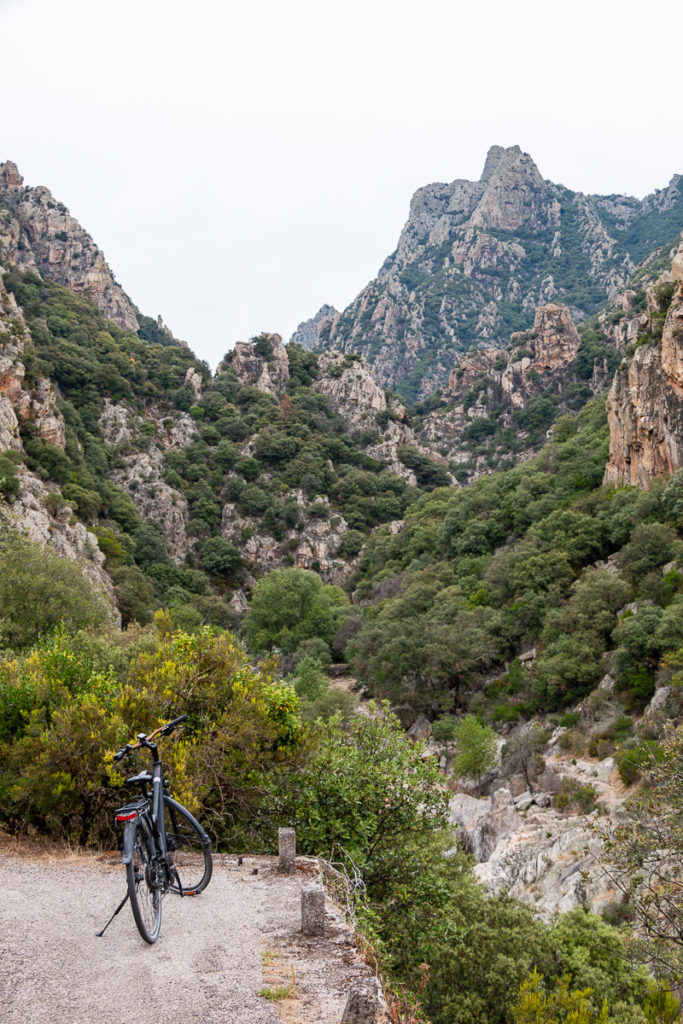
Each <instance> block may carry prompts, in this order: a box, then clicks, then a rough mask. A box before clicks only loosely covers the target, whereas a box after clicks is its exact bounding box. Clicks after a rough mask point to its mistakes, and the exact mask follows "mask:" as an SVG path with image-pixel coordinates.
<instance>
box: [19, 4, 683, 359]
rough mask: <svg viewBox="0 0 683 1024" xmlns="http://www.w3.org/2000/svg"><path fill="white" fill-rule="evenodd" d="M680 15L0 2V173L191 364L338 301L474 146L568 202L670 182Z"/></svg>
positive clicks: (471, 163) (678, 161) (472, 161)
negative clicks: (525, 170) (503, 151)
mask: <svg viewBox="0 0 683 1024" xmlns="http://www.w3.org/2000/svg"><path fill="white" fill-rule="evenodd" d="M682 30H683V3H681V0H655V2H654V3H649V4H644V3H634V2H633V0H620V2H616V0H590V2H588V0H574V2H572V3H562V4H560V3H553V2H552V0H516V2H515V0H507V2H504V0H479V2H478V3H477V2H476V0H467V2H462V0H422V2H420V3H411V4H408V3H404V2H402V0H365V2H361V0H343V2H341V3H338V4H330V3H325V0H279V2H278V0H261V2H260V3H252V4H249V5H247V4H246V3H240V4H236V3H232V2H230V0H227V2H216V0H194V2H188V0H184V2H182V3H181V2H178V0H116V2H115V3H113V2H109V3H102V2H100V3H98V2H97V0H58V2H57V0H0V53H1V54H2V57H1V62H0V66H1V68H2V83H3V84H2V106H1V110H2V113H1V115H0V161H2V160H6V159H11V160H14V161H16V163H17V164H18V165H19V169H20V171H21V172H22V173H23V175H24V178H25V183H26V184H27V185H47V187H48V188H50V189H51V190H52V192H53V193H54V195H55V196H56V197H57V198H58V199H60V200H61V201H62V202H64V203H66V205H67V206H68V207H69V209H70V210H71V213H72V214H73V215H74V216H75V217H76V218H77V219H78V220H79V221H80V222H81V223H82V224H83V226H84V227H85V228H86V229H87V230H88V231H89V232H90V233H91V234H92V235H93V237H94V239H95V241H96V242H97V243H98V245H99V246H100V247H101V248H102V249H103V251H104V253H105V255H106V257H107V259H108V261H109V263H110V265H111V267H112V269H113V271H114V274H115V275H116V277H117V278H118V280H119V281H120V283H121V284H122V285H123V287H124V288H125V290H126V291H127V292H128V294H129V295H130V296H131V298H132V299H133V301H134V302H136V303H137V305H138V306H139V307H140V309H141V310H142V311H143V312H144V313H146V314H148V315H151V316H156V315H157V313H161V314H162V316H163V317H164V320H165V321H166V323H167V324H168V325H169V326H170V328H171V329H172V330H173V332H174V333H175V334H176V335H177V336H178V337H181V338H185V339H186V340H187V341H188V342H189V344H190V345H191V347H192V348H193V349H194V351H195V352H196V353H197V355H199V356H200V357H201V358H204V359H207V360H208V361H209V362H210V363H211V364H212V365H213V366H215V364H216V363H217V362H218V360H219V359H220V358H221V356H222V355H223V354H224V353H225V351H226V350H227V349H229V348H231V347H232V345H233V344H234V342H235V341H237V340H242V339H246V338H248V337H250V336H252V335H254V334H257V333H259V332H260V331H262V330H267V331H277V332H279V333H280V334H282V335H283V336H284V337H285V340H286V339H287V338H288V337H289V335H290V334H291V333H292V331H293V330H294V329H295V327H296V326H297V324H298V323H299V321H300V320H303V319H306V318H307V317H309V316H311V315H313V313H315V312H316V310H317V309H318V308H319V306H321V305H322V303H323V302H330V303H332V304H333V305H336V306H337V307H338V308H343V307H344V306H345V305H346V304H347V303H348V302H350V301H351V300H352V299H353V298H354V296H355V295H356V294H357V293H358V292H359V291H360V290H361V288H363V287H364V285H365V284H366V283H367V281H368V280H369V279H370V278H372V277H374V276H375V274H376V272H377V270H378V268H379V266H380V264H381V263H382V261H383V259H384V258H385V257H386V256H387V255H388V254H389V253H390V252H391V251H392V250H393V248H394V246H395V244H396V241H397V239H398V234H399V231H400V229H401V227H402V225H403V223H404V222H405V220H406V217H407V213H408V204H409V201H410V196H411V195H412V193H413V192H414V190H415V189H416V188H418V187H419V186H420V185H425V184H428V183H429V182H432V181H451V180H453V179H454V178H475V179H476V178H478V177H479V176H480V174H481V170H482V168H483V165H484V159H485V155H486V151H487V149H488V147H489V146H490V145H493V144H497V145H504V146H509V145H515V144H518V145H520V146H521V147H522V149H524V150H526V151H527V152H529V153H531V155H532V156H533V157H534V159H535V160H536V163H537V164H538V166H539V168H540V171H541V174H542V175H543V176H544V177H545V178H549V179H551V180H553V181H556V182H561V183H563V184H565V185H567V186H568V187H570V188H573V189H575V190H577V191H584V192H604V193H611V192H625V193H629V194H631V195H637V196H642V195H644V194H646V193H647V192H650V191H652V190H653V189H655V188H662V187H663V186H665V185H666V184H667V183H668V181H669V179H670V178H671V176H672V175H673V174H674V173H680V172H683V142H682V136H681V132H680V123H679V122H678V117H679V116H680V115H679V111H678V107H679V99H680V94H681V73H680V60H679V57H680V40H681V38H683V31H682Z"/></svg>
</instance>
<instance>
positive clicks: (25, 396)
mask: <svg viewBox="0 0 683 1024" xmlns="http://www.w3.org/2000/svg"><path fill="white" fill-rule="evenodd" d="M30 339H31V335H30V333H29V329H28V327H27V325H26V321H25V320H24V317H23V314H22V312H21V309H20V308H19V307H18V306H17V304H16V301H15V299H14V296H13V295H10V294H9V293H8V292H6V291H5V290H4V288H3V287H2V272H1V271H0V450H3V449H7V448H16V449H21V447H22V444H21V438H20V433H19V427H20V424H21V423H22V422H24V421H25V420H28V419H31V420H32V421H33V424H34V427H35V432H36V436H37V437H39V438H41V439H42V440H43V441H47V442H48V443H49V444H54V445H58V446H59V447H60V448H63V447H64V445H65V428H64V420H63V419H62V417H61V415H60V413H59V412H58V411H57V406H56V395H55V388H54V385H53V384H52V382H51V381H49V380H47V378H45V377H38V378H37V379H36V381H35V383H34V384H33V385H32V386H30V387H29V386H25V379H24V378H25V372H26V371H25V367H24V364H23V362H22V356H23V352H24V345H25V344H26V342H28V341H30Z"/></svg>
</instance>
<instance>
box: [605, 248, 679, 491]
mask: <svg viewBox="0 0 683 1024" xmlns="http://www.w3.org/2000/svg"><path fill="white" fill-rule="evenodd" d="M662 320H663V323H662ZM639 327H640V336H639V341H641V342H642V343H640V344H639V347H638V348H636V351H635V353H634V354H633V356H632V357H631V358H630V359H628V360H626V361H625V362H624V363H623V364H622V366H621V367H620V368H619V369H618V370H617V373H616V376H615V378H614V384H613V385H612V389H611V391H610V394H609V398H608V402H607V416H608V420H609V426H610V450H609V462H608V464H607V469H606V471H605V482H606V483H611V484H635V485H636V486H638V487H642V488H645V489H647V488H648V487H649V486H650V483H651V482H652V480H653V479H654V477H657V476H661V475H662V474H669V473H675V472H676V471H677V470H678V469H680V468H681V467H682V466H683V243H682V244H681V245H680V246H679V248H678V252H677V253H676V255H675V257H674V260H673V263H672V269H671V272H670V273H665V274H664V275H662V277H660V278H659V280H658V281H657V283H656V285H655V286H654V287H652V288H650V289H648V292H647V311H646V312H645V313H643V315H642V317H641V319H640V323H639ZM660 330H661V336H660V335H659V332H660Z"/></svg>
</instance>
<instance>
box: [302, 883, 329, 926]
mask: <svg viewBox="0 0 683 1024" xmlns="http://www.w3.org/2000/svg"><path fill="white" fill-rule="evenodd" d="M301 930H302V932H303V933H304V935H324V934H325V890H324V889H323V887H322V886H321V885H308V886H306V887H305V888H303V889H302V890H301Z"/></svg>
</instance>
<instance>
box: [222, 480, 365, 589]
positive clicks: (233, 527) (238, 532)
mask: <svg viewBox="0 0 683 1024" xmlns="http://www.w3.org/2000/svg"><path fill="white" fill-rule="evenodd" d="M286 497H288V498H294V499H295V501H296V503H297V505H298V506H299V510H300V513H301V521H300V524H299V527H298V528H295V529H291V530H287V531H286V532H284V533H283V535H282V537H281V538H280V539H279V540H277V539H276V538H275V537H273V536H272V535H271V534H269V533H261V532H259V527H260V520H259V519H258V518H256V517H253V516H242V515H240V513H239V511H238V510H237V507H236V506H235V505H234V504H233V503H232V502H229V503H228V504H226V505H225V506H224V508H223V516H222V522H221V533H222V534H223V536H224V537H225V538H226V540H229V541H230V543H231V544H234V545H235V547H237V548H239V549H240V550H241V551H242V552H243V553H244V556H245V558H246V559H248V561H249V562H250V563H251V566H252V568H253V570H254V571H255V572H258V573H259V574H262V573H265V572H270V571H271V570H273V569H279V568H280V567H281V566H282V565H287V564H290V565H291V564H293V565H296V566H297V567H298V568H299V569H313V570H315V571H316V572H317V573H319V575H320V576H321V577H322V578H323V579H324V580H325V582H326V583H335V584H341V583H342V582H343V580H344V577H345V576H346V574H347V572H348V565H347V563H346V562H345V561H344V560H343V558H337V557H335V556H336V555H337V551H338V550H339V545H340V543H341V541H342V538H343V536H344V534H345V533H346V532H347V531H348V525H347V523H346V520H345V519H344V518H343V516H340V515H336V514H334V513H333V512H332V509H330V508H329V501H328V499H327V498H326V497H324V498H317V499H316V505H317V506H318V512H319V514H316V516H315V517H310V518H309V517H308V515H307V513H306V509H307V506H308V505H309V503H310V502H309V500H308V499H307V497H306V495H305V494H304V492H303V491H301V490H294V491H292V492H290V494H288V495H286Z"/></svg>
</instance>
